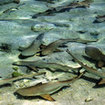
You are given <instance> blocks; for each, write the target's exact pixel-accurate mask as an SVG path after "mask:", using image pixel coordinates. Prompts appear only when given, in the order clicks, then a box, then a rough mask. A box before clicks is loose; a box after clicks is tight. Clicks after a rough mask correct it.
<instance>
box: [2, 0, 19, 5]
mask: <svg viewBox="0 0 105 105" xmlns="http://www.w3.org/2000/svg"><path fill="white" fill-rule="evenodd" d="M9 3H17V4H18V3H20V0H0V5H4V4H9Z"/></svg>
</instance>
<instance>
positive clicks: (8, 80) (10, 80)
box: [0, 72, 45, 85]
mask: <svg viewBox="0 0 105 105" xmlns="http://www.w3.org/2000/svg"><path fill="white" fill-rule="evenodd" d="M41 74H45V72H42V73H34V74H26V75H23V76H19V77H14V78H8V79H3V80H0V85H3V84H7V83H9V84H11V83H12V82H13V81H16V80H19V79H23V78H32V77H34V76H37V75H41Z"/></svg>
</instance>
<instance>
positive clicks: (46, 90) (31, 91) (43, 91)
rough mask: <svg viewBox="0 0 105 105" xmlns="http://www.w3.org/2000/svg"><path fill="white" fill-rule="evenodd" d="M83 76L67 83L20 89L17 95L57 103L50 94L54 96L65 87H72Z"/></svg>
mask: <svg viewBox="0 0 105 105" xmlns="http://www.w3.org/2000/svg"><path fill="white" fill-rule="evenodd" d="M81 76H82V73H81V74H80V75H79V76H76V77H74V78H72V79H69V80H66V81H57V82H48V83H43V84H42V83H40V84H37V85H35V86H31V87H26V88H22V89H18V90H17V91H16V93H18V94H20V95H22V96H40V97H42V98H44V99H46V100H48V101H55V100H54V99H53V98H52V97H51V96H50V94H53V93H55V92H57V91H58V90H60V89H61V88H63V87H65V86H70V84H71V83H73V82H74V81H76V80H77V79H79V78H80V77H81Z"/></svg>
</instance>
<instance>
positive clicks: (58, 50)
mask: <svg viewBox="0 0 105 105" xmlns="http://www.w3.org/2000/svg"><path fill="white" fill-rule="evenodd" d="M62 51H63V50H60V49H55V51H54V52H62Z"/></svg>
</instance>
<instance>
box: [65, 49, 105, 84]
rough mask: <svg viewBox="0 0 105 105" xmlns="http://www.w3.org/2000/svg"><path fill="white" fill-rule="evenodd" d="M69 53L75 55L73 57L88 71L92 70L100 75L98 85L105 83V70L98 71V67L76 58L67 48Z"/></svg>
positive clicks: (91, 71)
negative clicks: (90, 65)
mask: <svg viewBox="0 0 105 105" xmlns="http://www.w3.org/2000/svg"><path fill="white" fill-rule="evenodd" d="M67 53H68V54H69V55H70V56H72V57H73V59H74V60H75V61H76V62H78V63H79V64H80V65H81V66H82V67H83V68H84V69H85V70H86V71H87V72H90V73H92V74H94V75H96V76H98V77H100V78H101V79H100V81H99V82H98V83H97V85H101V84H105V72H102V71H98V70H97V69H95V68H93V67H89V66H88V65H86V64H84V63H82V62H81V61H80V60H79V59H78V58H76V57H75V56H74V55H73V54H72V52H71V51H69V50H68V49H67Z"/></svg>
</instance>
